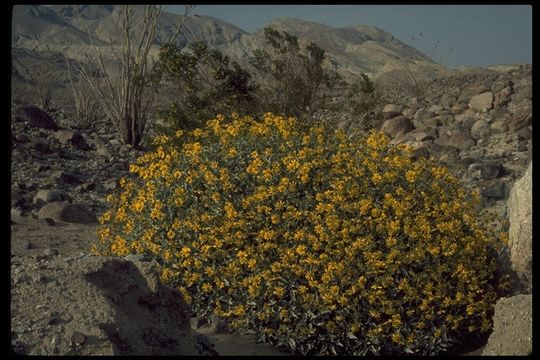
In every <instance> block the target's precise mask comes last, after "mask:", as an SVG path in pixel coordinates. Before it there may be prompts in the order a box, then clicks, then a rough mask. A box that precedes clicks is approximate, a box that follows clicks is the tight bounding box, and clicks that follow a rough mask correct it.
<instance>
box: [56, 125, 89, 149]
mask: <svg viewBox="0 0 540 360" xmlns="http://www.w3.org/2000/svg"><path fill="white" fill-rule="evenodd" d="M54 136H55V137H56V138H57V139H58V140H59V141H60V142H61V143H62V144H64V145H71V146H74V147H75V148H77V149H79V150H90V146H89V145H88V144H87V142H86V140H85V139H84V137H82V135H81V134H79V133H78V132H76V131H73V130H67V129H62V130H58V131H57V132H56V133H55V134H54Z"/></svg>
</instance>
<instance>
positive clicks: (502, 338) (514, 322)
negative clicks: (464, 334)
mask: <svg viewBox="0 0 540 360" xmlns="http://www.w3.org/2000/svg"><path fill="white" fill-rule="evenodd" d="M531 353H532V295H530V294H529V295H524V294H520V295H516V296H512V297H510V298H502V299H499V301H497V303H496V304H495V315H494V317H493V333H492V334H491V335H490V337H489V340H488V343H487V345H486V347H485V348H484V351H483V353H482V355H529V354H531Z"/></svg>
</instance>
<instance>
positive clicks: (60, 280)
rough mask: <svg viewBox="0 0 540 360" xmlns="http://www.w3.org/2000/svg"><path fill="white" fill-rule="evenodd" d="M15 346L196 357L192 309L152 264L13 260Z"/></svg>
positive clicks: (29, 350)
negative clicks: (191, 322)
mask: <svg viewBox="0 0 540 360" xmlns="http://www.w3.org/2000/svg"><path fill="white" fill-rule="evenodd" d="M12 273H13V278H12V290H11V319H12V333H11V335H12V348H13V349H14V350H15V351H17V352H19V353H22V354H30V355H34V354H36V355H52V354H58V355H197V354H199V351H198V350H197V346H196V341H195V340H194V339H193V336H192V333H191V329H190V318H189V309H188V307H187V305H186V304H185V302H184V301H183V299H182V297H181V294H180V293H179V292H178V291H177V290H175V289H173V288H170V287H168V286H165V285H163V284H162V283H161V281H160V279H159V272H158V271H157V268H156V267H155V266H154V265H152V263H149V262H131V261H125V260H119V259H115V258H107V257H96V256H82V257H77V258H74V257H71V258H60V257H57V258H54V259H49V260H43V259H41V261H37V260H32V258H29V257H15V258H12Z"/></svg>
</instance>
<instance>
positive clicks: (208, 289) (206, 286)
mask: <svg viewBox="0 0 540 360" xmlns="http://www.w3.org/2000/svg"><path fill="white" fill-rule="evenodd" d="M202 291H203V292H204V293H205V294H209V293H211V292H212V285H210V284H209V283H204V284H203V286H202Z"/></svg>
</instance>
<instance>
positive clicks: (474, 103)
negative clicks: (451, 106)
mask: <svg viewBox="0 0 540 360" xmlns="http://www.w3.org/2000/svg"><path fill="white" fill-rule="evenodd" d="M492 107H493V93H492V92H491V91H486V92H485V93H483V94H480V95H476V96H473V97H472V98H471V100H470V101H469V108H471V109H473V110H476V111H477V112H480V113H485V112H488V110H490V109H491V108H492Z"/></svg>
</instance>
